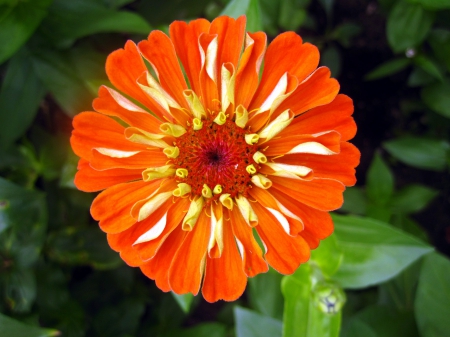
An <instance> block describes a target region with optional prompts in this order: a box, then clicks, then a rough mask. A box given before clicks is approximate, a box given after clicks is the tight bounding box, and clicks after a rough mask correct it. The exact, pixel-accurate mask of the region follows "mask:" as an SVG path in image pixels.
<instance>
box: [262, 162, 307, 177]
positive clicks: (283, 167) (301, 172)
mask: <svg viewBox="0 0 450 337" xmlns="http://www.w3.org/2000/svg"><path fill="white" fill-rule="evenodd" d="M265 165H267V166H269V167H270V168H271V169H272V170H274V171H276V172H282V171H287V172H290V173H293V174H295V175H297V176H300V177H305V176H307V175H308V174H309V173H311V171H312V169H310V168H309V167H306V166H300V165H288V164H280V163H266V164H265Z"/></svg>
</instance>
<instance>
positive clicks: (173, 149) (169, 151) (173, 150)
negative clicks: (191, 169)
mask: <svg viewBox="0 0 450 337" xmlns="http://www.w3.org/2000/svg"><path fill="white" fill-rule="evenodd" d="M163 152H164V154H165V155H166V156H167V158H177V157H178V156H179V154H180V149H179V148H178V147H177V146H168V147H166V148H165V149H164V150H163Z"/></svg>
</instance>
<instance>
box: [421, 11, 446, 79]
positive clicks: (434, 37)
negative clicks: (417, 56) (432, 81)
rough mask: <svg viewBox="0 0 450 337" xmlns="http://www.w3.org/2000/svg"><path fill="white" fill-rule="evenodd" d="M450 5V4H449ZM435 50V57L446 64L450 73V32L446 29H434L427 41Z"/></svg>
mask: <svg viewBox="0 0 450 337" xmlns="http://www.w3.org/2000/svg"><path fill="white" fill-rule="evenodd" d="M449 3H450V2H449ZM427 41H428V42H429V43H430V46H431V48H432V49H433V52H434V56H435V57H436V58H437V59H439V61H441V62H442V63H444V64H445V65H446V67H447V70H448V71H450V58H449V57H448V55H450V31H449V30H445V29H433V30H432V31H431V32H430V35H429V38H428V40H427Z"/></svg>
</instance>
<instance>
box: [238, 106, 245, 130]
mask: <svg viewBox="0 0 450 337" xmlns="http://www.w3.org/2000/svg"><path fill="white" fill-rule="evenodd" d="M235 113H236V119H235V123H236V125H237V126H239V127H240V128H241V129H243V128H245V126H246V125H247V122H248V111H247V109H246V108H244V106H242V105H239V106H238V107H237V109H236V112H235Z"/></svg>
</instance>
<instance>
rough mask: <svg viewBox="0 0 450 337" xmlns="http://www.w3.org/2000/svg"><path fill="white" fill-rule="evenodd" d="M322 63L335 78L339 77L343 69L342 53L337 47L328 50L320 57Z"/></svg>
mask: <svg viewBox="0 0 450 337" xmlns="http://www.w3.org/2000/svg"><path fill="white" fill-rule="evenodd" d="M320 63H321V64H322V65H324V66H326V67H328V68H330V70H331V74H332V76H333V77H339V75H340V73H341V67H342V57H341V53H340V52H339V50H338V49H337V48H336V47H333V46H330V47H328V48H326V49H325V50H324V51H323V53H322V54H321V57H320Z"/></svg>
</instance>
